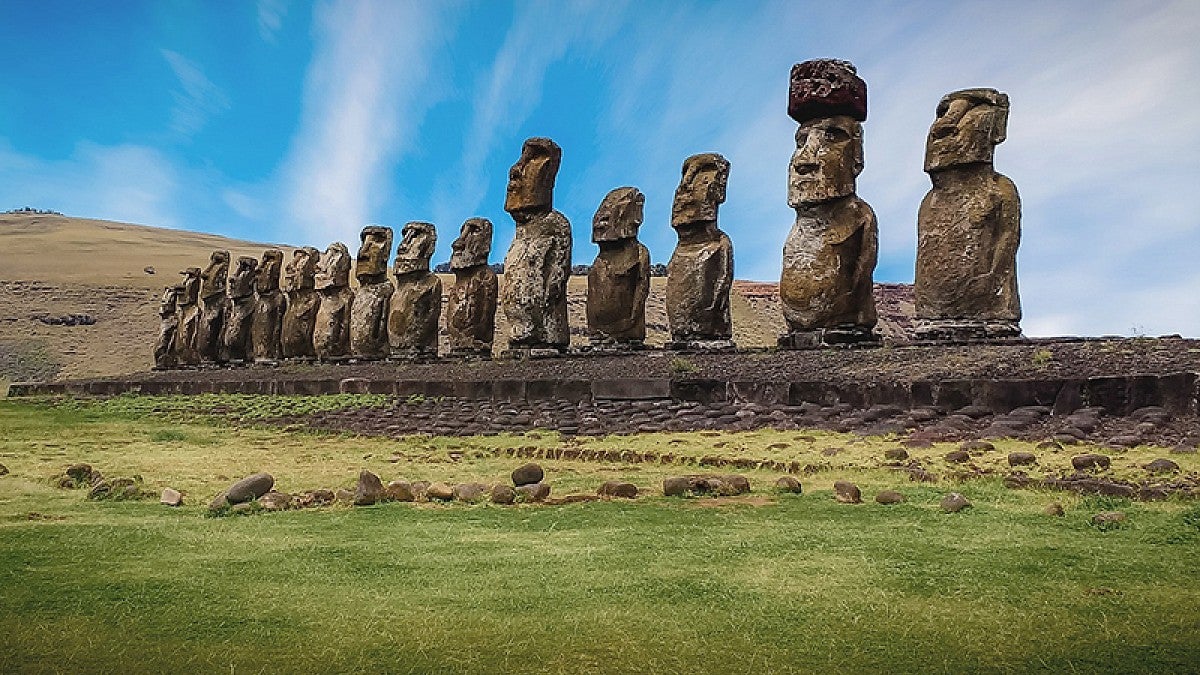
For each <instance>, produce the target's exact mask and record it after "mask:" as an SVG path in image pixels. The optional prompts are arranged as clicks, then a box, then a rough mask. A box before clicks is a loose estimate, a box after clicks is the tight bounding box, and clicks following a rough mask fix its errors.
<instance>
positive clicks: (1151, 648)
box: [0, 397, 1200, 673]
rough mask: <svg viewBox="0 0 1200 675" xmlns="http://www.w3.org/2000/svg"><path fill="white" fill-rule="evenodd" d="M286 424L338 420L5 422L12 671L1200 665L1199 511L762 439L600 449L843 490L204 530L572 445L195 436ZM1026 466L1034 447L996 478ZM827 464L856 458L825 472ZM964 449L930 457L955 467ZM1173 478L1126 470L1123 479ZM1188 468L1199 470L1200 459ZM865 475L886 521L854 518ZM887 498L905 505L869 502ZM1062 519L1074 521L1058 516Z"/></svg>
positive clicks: (859, 451)
mask: <svg viewBox="0 0 1200 675" xmlns="http://www.w3.org/2000/svg"><path fill="white" fill-rule="evenodd" d="M281 401H282V403H280V402H281ZM359 402H360V403H370V401H369V400H368V401H359ZM342 403H344V401H343V402H342ZM280 405H284V406H285V407H289V406H290V408H289V409H291V410H299V411H302V410H305V409H310V408H311V407H313V406H318V405H321V404H320V403H316V402H314V401H312V400H310V399H292V400H289V399H273V400H272V401H265V400H256V399H220V400H216V399H212V400H209V399H203V398H197V399H193V402H192V403H187V402H183V401H180V400H178V399H157V400H156V399H148V398H147V399H131V398H124V397H123V398H120V399H113V400H110V401H107V402H99V403H86V404H76V403H69V402H68V403H63V402H59V403H54V402H50V401H33V402H30V401H14V400H2V401H0V463H2V464H4V465H5V466H6V467H7V468H8V469H9V471H10V473H9V474H8V475H5V476H2V477H0V672H112V671H119V672H129V673H133V672H164V671H172V672H189V673H190V672H235V673H245V672H271V673H274V672H415V673H429V672H488V673H499V672H511V671H520V672H547V673H577V672H621V673H629V672H648V673H651V672H652V673H669V672H700V673H729V672H813V671H823V672H920V673H928V672H1029V671H1043V672H1098V671H1099V672H1189V671H1192V672H1194V671H1195V670H1196V669H1197V667H1198V666H1197V664H1200V505H1198V504H1196V503H1192V502H1184V501H1178V500H1169V501H1167V502H1159V503H1131V502H1128V501H1121V500H1113V499H1104V498H1094V497H1092V498H1080V497H1076V496H1072V495H1066V494H1060V493H1048V492H1039V491H1013V490H1008V489H1005V488H1004V487H1003V486H1002V485H1001V484H1000V482H999V480H998V479H996V478H987V479H979V480H973V481H969V482H964V483H949V482H946V481H945V480H943V481H942V482H940V483H937V484H915V483H910V482H908V481H907V480H906V479H905V478H904V477H903V474H897V473H895V472H890V471H886V470H884V469H881V468H878V459H879V457H880V456H881V455H882V452H883V449H885V448H888V447H894V446H895V445H896V441H895V439H857V438H854V437H851V436H844V435H837V434H829V433H824V432H773V431H759V432H749V433H728V434H720V435H716V436H714V435H702V434H692V433H689V434H656V435H646V436H637V437H612V438H605V439H580V440H579V441H578V442H579V443H584V444H590V445H594V446H597V447H603V448H622V449H638V448H640V449H647V448H657V449H658V450H659V451H660V452H662V451H668V450H669V451H671V452H675V453H678V454H689V455H693V456H701V455H711V454H719V453H727V454H728V455H730V456H752V457H778V458H782V459H797V460H800V461H803V462H806V463H807V462H811V463H819V464H824V465H825V466H824V468H823V470H822V471H820V472H818V473H816V474H814V475H811V476H806V477H802V480H803V482H804V487H805V491H804V494H803V495H782V494H776V493H774V492H773V491H772V490H771V489H770V486H771V484H772V483H773V482H774V479H775V478H776V477H777V476H778V474H776V473H772V472H765V471H745V472H742V473H745V474H746V475H747V476H749V477H750V479H751V482H752V484H753V486H754V492H753V493H752V494H751V495H749V496H746V497H739V498H728V499H723V500H707V499H672V498H666V497H662V496H661V491H660V490H659V488H660V487H661V479H662V477H663V476H666V475H670V474H678V473H685V472H695V471H698V470H699V469H696V468H684V467H679V466H661V465H658V464H623V463H595V462H571V461H556V460H544V461H540V463H541V464H542V465H543V466H544V467H545V468H546V470H547V480H548V481H549V482H550V483H551V484H552V485H553V487H554V491H555V494H565V493H569V492H585V491H586V492H594V491H595V489H596V487H597V486H598V485H599V484H600V483H601V482H602V481H603V480H607V479H609V478H622V479H626V480H630V481H632V482H634V483H637V484H638V485H639V486H641V487H642V488H644V489H646V490H647V492H648V495H647V496H645V497H641V498H639V499H638V500H636V501H632V502H630V501H616V500H614V501H605V502H594V503H583V504H571V505H563V506H538V505H520V506H515V507H498V506H492V505H486V504H481V505H461V504H451V505H444V506H435V505H429V504H396V503H389V504H381V505H377V506H372V507H359V508H353V507H347V506H334V507H328V508H322V509H311V510H304V511H289V512H284V513H261V514H256V515H252V516H238V517H225V518H209V517H205V515H204V512H205V509H204V505H205V504H206V503H207V501H208V499H209V498H210V497H211V496H213V495H214V494H216V493H218V492H219V491H220V490H222V489H223V488H224V487H226V486H228V484H229V483H230V482H231V481H232V480H235V479H237V478H240V477H241V476H243V475H245V474H248V473H251V472H254V471H258V470H266V471H269V472H271V473H272V474H273V475H274V476H275V477H276V479H277V488H278V489H280V490H285V491H289V492H297V491H300V490H305V489H313V488H318V487H327V488H329V487H341V486H350V485H352V483H353V481H354V479H355V477H356V476H357V473H358V471H359V470H361V469H364V468H365V469H370V470H372V471H375V472H376V473H378V474H379V475H381V476H382V477H383V479H384V481H387V480H391V479H394V478H401V477H403V478H407V479H426V480H446V481H458V480H481V481H484V482H498V481H501V480H504V479H505V478H506V476H507V473H508V472H509V471H511V470H512V468H514V467H515V466H516V465H517V464H519V463H520V462H522V461H524V460H516V459H512V458H509V457H504V456H497V455H496V453H494V452H493V451H492V450H493V449H495V448H503V447H508V446H514V445H515V446H539V447H542V446H545V447H549V446H556V445H559V444H560V443H563V442H564V441H562V440H560V439H559V438H558V437H557V435H553V434H549V433H545V432H539V433H534V434H528V435H519V436H500V437H493V438H471V439H453V438H412V439H407V440H402V441H395V440H383V439H367V438H356V437H350V436H339V435H317V434H311V433H303V432H291V431H286V430H278V429H266V428H252V427H247V426H241V425H239V426H233V425H229V424H225V423H222V422H221V421H220V420H216V419H214V418H212V417H208V416H204V415H198V414H195V413H196V410H199V409H201V408H204V409H211V408H212V407H218V406H219V407H221V408H222V409H226V408H227V409H231V410H233V411H234V412H238V413H239V414H241V415H242V416H243V418H253V417H254V416H255V415H256V414H257V415H261V416H267V415H269V414H273V412H278V410H277V409H278V407H279V406H280ZM255 411H257V412H255ZM1008 445H1011V446H1012V447H1017V446H1018V445H1020V444H1017V443H1015V442H1014V443H1011V444H1005V447H1002V448H1001V449H1000V450H999V451H998V452H997V453H995V454H997V455H998V456H1000V457H1002V456H1003V453H1004V452H1006V451H1007V450H1008V449H1009V447H1008ZM832 447H838V448H841V451H840V452H838V453H837V454H836V455H834V456H832V457H830V456H826V455H824V454H822V452H821V451H822V450H827V449H829V448H832ZM950 447H951V446H946V447H940V446H939V447H935V448H931V449H927V450H918V451H913V454H914V455H918V456H927V463H928V465H929V466H931V468H934V469H935V470H940V469H942V468H944V463H943V464H941V465H938V462H940V460H939V459H938V458H939V457H940V456H941V455H942V454H944V453H945V452H946V451H947V450H948V449H950ZM1082 451H1084V450H1072V451H1071V452H1082ZM1163 452H1164V451H1163V450H1161V449H1155V448H1139V449H1135V450H1132V451H1130V452H1129V453H1127V454H1126V455H1124V456H1121V457H1118V458H1115V459H1114V471H1117V472H1120V471H1129V470H1130V469H1129V467H1132V466H1135V465H1136V464H1137V463H1138V462H1144V461H1147V460H1148V459H1149V458H1152V457H1155V456H1161V454H1162V453H1163ZM1039 453H1040V451H1039ZM453 457H457V458H458V459H457V460H456V459H453ZM1173 458H1175V459H1177V461H1179V462H1180V464H1181V465H1184V470H1185V471H1196V470H1197V469H1200V466H1198V465H1197V459H1196V456H1195V455H1186V456H1178V457H1173ZM987 461H991V460H990V459H989V460H987ZM997 461H998V460H997ZM1059 461H1061V458H1058V457H1047V458H1046V460H1045V463H1047V464H1053V463H1054V462H1059ZM73 462H88V463H90V464H92V465H93V466H94V467H96V468H98V469H100V470H101V471H103V472H104V473H105V475H107V476H113V477H115V476H125V475H132V474H139V475H141V476H142V477H143V479H144V481H145V485H146V488H147V489H148V490H150V491H153V492H157V490H159V489H161V488H162V487H165V486H168V485H169V486H172V487H175V488H177V489H180V490H182V491H183V492H184V493H185V494H186V495H187V503H186V504H185V506H184V507H181V508H178V509H171V508H169V507H165V506H161V505H159V504H158V503H157V499H149V500H145V501H125V502H90V501H87V500H86V499H85V493H86V491H85V490H62V489H58V488H56V487H54V486H53V477H54V476H55V475H56V474H58V473H61V471H62V470H63V469H64V468H65V467H66V466H67V465H68V464H71V463H73ZM938 472H940V471H938ZM843 478H844V479H850V480H854V481H855V482H857V483H858V484H859V485H860V487H862V489H863V495H864V499H866V501H867V503H865V504H861V505H844V504H838V503H836V502H835V501H834V500H833V499H832V498H831V485H832V483H833V481H834V480H837V479H843ZM885 488H888V489H897V490H899V491H901V492H902V493H903V494H904V495H905V496H906V498H907V502H906V503H904V504H901V505H897V506H890V507H885V506H881V505H878V504H875V503H873V501H872V498H873V497H874V494H875V493H876V492H877V491H879V490H881V489H885ZM952 490H953V491H959V492H962V493H963V494H965V495H967V496H968V497H969V498H970V499H971V500H972V501H973V502H974V505H975V506H974V508H972V509H969V510H967V511H965V512H963V513H960V514H955V515H947V514H943V513H941V512H940V511H939V510H938V508H937V503H938V500H939V499H940V498H941V497H942V496H943V495H944V494H945V493H947V492H949V491H952ZM656 491H657V493H656ZM1051 501H1059V502H1061V503H1062V504H1063V505H1064V506H1065V507H1066V515H1065V516H1064V517H1061V518H1055V517H1051V516H1046V515H1043V513H1042V509H1043V507H1044V506H1045V505H1046V504H1047V503H1049V502H1051ZM1114 508H1116V509H1121V510H1124V511H1125V512H1126V513H1127V514H1128V515H1129V520H1128V522H1127V524H1125V525H1124V526H1123V527H1118V528H1115V529H1108V530H1101V529H1098V528H1096V527H1094V526H1092V525H1091V524H1090V518H1091V516H1092V515H1093V514H1094V513H1096V512H1098V511H1101V510H1109V509H1114Z"/></svg>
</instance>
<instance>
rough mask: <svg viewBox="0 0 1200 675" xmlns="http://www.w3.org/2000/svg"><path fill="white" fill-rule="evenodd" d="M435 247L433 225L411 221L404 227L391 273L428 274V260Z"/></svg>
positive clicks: (435, 233)
mask: <svg viewBox="0 0 1200 675" xmlns="http://www.w3.org/2000/svg"><path fill="white" fill-rule="evenodd" d="M436 247H437V229H436V228H435V227H434V226H433V223H422V222H419V221H413V222H411V223H408V224H407V225H405V226H404V232H403V238H402V239H401V240H400V245H399V246H397V247H396V262H395V263H394V264H393V265H392V271H393V272H394V273H395V274H397V275H400V274H408V273H410V272H422V271H423V272H428V271H429V259H430V258H431V257H433V249H435V248H436Z"/></svg>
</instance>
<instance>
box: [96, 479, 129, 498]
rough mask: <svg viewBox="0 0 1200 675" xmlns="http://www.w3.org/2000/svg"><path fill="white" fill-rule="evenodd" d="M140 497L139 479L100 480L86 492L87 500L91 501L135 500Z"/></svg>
mask: <svg viewBox="0 0 1200 675" xmlns="http://www.w3.org/2000/svg"><path fill="white" fill-rule="evenodd" d="M140 496H141V479H139V478H113V479H112V480H102V481H100V482H98V483H96V484H95V485H93V486H92V489H91V490H89V491H88V494H87V498H88V499H89V500H92V501H102V500H114V501H119V500H122V499H137V498H138V497H140Z"/></svg>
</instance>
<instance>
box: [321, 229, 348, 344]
mask: <svg viewBox="0 0 1200 675" xmlns="http://www.w3.org/2000/svg"><path fill="white" fill-rule="evenodd" d="M313 283H314V287H315V288H316V290H317V293H318V294H319V296H320V303H319V305H318V307H317V316H316V319H315V320H314V325H313V352H314V353H315V354H316V356H317V358H319V359H339V358H344V357H346V356H349V355H350V309H351V306H352V305H353V304H354V291H353V290H352V289H351V288H350V250H349V249H347V248H346V245H345V244H343V243H342V242H340V241H337V242H334V243H332V244H330V245H329V248H326V249H325V253H324V254H322V255H321V261H320V262H319V263H318V264H317V273H316V277H315V278H314V282H313Z"/></svg>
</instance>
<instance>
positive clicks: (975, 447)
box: [958, 441, 996, 452]
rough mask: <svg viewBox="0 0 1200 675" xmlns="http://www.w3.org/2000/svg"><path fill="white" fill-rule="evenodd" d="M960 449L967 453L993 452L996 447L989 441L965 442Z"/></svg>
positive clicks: (959, 446) (960, 445)
mask: <svg viewBox="0 0 1200 675" xmlns="http://www.w3.org/2000/svg"><path fill="white" fill-rule="evenodd" d="M958 449H959V450H963V451H965V452H992V451H993V450H995V449H996V446H995V445H992V444H991V443H989V442H987V441H963V442H962V443H960V444H959V445H958Z"/></svg>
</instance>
